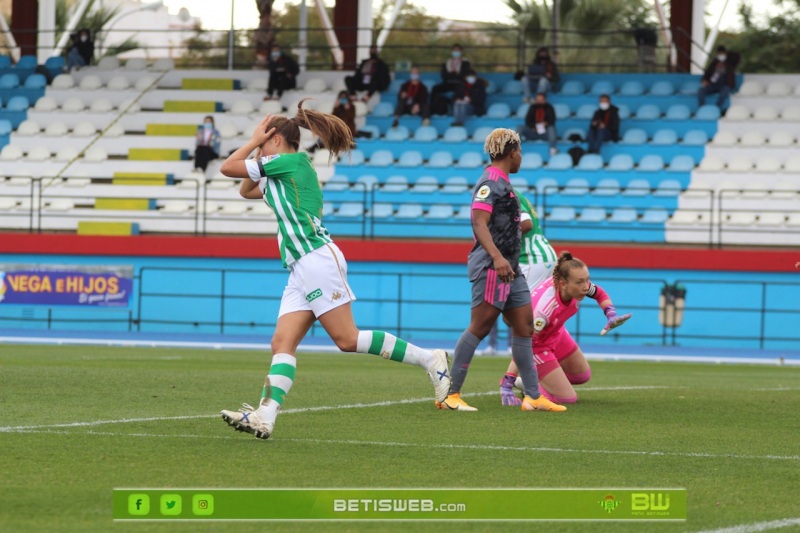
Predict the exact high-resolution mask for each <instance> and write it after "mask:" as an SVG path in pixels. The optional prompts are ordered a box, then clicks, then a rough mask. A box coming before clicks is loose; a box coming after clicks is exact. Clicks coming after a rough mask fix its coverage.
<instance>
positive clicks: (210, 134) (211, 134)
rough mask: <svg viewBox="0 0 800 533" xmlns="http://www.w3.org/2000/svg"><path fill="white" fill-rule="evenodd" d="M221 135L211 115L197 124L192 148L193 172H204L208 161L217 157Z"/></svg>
mask: <svg viewBox="0 0 800 533" xmlns="http://www.w3.org/2000/svg"><path fill="white" fill-rule="evenodd" d="M221 141H222V137H221V136H220V134H219V130H217V128H216V126H214V117H212V116H211V115H209V116H207V117H206V118H204V119H203V123H202V124H200V125H199V126H197V136H196V141H195V149H194V172H198V173H203V174H205V171H206V168H208V162H209V161H211V160H212V159H216V158H218V157H219V147H220V143H221Z"/></svg>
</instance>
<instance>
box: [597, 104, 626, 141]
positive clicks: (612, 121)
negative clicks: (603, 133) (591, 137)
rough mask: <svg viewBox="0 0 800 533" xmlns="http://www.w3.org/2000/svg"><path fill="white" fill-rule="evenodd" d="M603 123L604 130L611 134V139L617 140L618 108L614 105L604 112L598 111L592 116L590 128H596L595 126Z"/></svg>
mask: <svg viewBox="0 0 800 533" xmlns="http://www.w3.org/2000/svg"><path fill="white" fill-rule="evenodd" d="M601 122H602V123H604V124H605V125H606V129H607V130H608V131H609V132H610V133H611V138H612V139H613V140H615V141H618V140H619V108H618V107H617V106H615V105H612V106H611V107H609V108H608V109H607V110H606V111H603V110H602V109H598V110H597V111H595V112H594V115H593V116H592V124H591V127H593V128H596V127H597V126H596V124H599V123H601Z"/></svg>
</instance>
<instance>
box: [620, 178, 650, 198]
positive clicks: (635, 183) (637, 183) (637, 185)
mask: <svg viewBox="0 0 800 533" xmlns="http://www.w3.org/2000/svg"><path fill="white" fill-rule="evenodd" d="M650 189H651V187H650V182H649V181H647V180H645V179H641V178H636V179H633V180H631V181H629V182H628V185H626V186H625V190H624V191H622V196H647V195H648V194H650Z"/></svg>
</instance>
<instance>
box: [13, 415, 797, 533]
mask: <svg viewBox="0 0 800 533" xmlns="http://www.w3.org/2000/svg"><path fill="white" fill-rule="evenodd" d="M26 433H34V434H56V435H100V436H108V437H150V438H176V439H235V438H240V437H236V436H222V435H200V434H179V433H175V434H167V433H120V432H112V431H92V430H89V431H80V432H78V431H57V430H56V431H54V430H49V429H44V430H38V429H35V430H30V431H26ZM280 440H281V441H285V442H299V443H311V444H325V445H329V444H348V445H353V446H383V447H392V448H426V449H427V448H438V449H446V450H485V451H501V452H550V453H587V454H603V455H609V454H613V455H639V456H655V457H695V458H708V459H745V460H748V461H752V460H754V459H755V460H771V461H800V455H741V454H733V453H700V452H658V451H639V450H585V449H584V450H582V449H575V448H547V447H542V446H503V445H496V444H429V443H414V442H391V441H369V440H355V439H292V438H287V439H280ZM721 531H727V530H721ZM754 531H761V530H754Z"/></svg>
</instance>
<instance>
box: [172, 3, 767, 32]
mask: <svg viewBox="0 0 800 533" xmlns="http://www.w3.org/2000/svg"><path fill="white" fill-rule="evenodd" d="M163 1H164V5H166V6H167V7H168V8H169V10H170V12H171V13H176V14H177V12H178V10H179V9H180V8H181V7H184V6H185V7H187V8H188V9H189V11H190V12H191V14H192V15H194V16H196V17H200V18H201V19H202V20H203V27H204V28H206V29H227V28H229V27H230V22H231V17H230V13H231V2H233V7H234V26H235V27H236V28H252V27H253V26H254V21H257V19H258V10H257V9H256V3H255V1H254V0H215V1H213V2H197V1H191V0H163ZM741 1H742V0H706V12H707V13H708V15H707V17H706V24H709V25H712V24H716V22H717V19H718V18H719V14H720V12H721V11H722V8H723V5H724V4H725V3H726V2H727V3H728V7H727V9H726V10H725V15H724V16H723V19H722V24H721V29H723V30H725V29H736V28H737V27H738V26H739V16H738V7H739V3H740V2H741ZM296 2H297V0H276V2H275V9H282V8H283V6H284V5H285V4H287V3H296ZM379 3H380V2H379V0H376V1H375V3H374V5H376V6H377V5H378V4H379ZM408 3H410V4H414V5H420V6H423V7H424V8H425V10H426V11H427V12H428V14H430V15H435V16H440V17H443V18H458V19H460V20H477V21H484V22H509V21H510V20H511V14H512V11H511V10H510V9H509V8H508V7H507V6H506V5H505V2H504V1H503V0H461V1H460V2H459V3H458V9H457V17H454V10H453V8H452V6H453V2H452V0H408ZM664 3H666V2H664V1H663V0H662V4H664ZM749 3H750V5H753V6H754V9H753V12H754V13H755V14H756V15H757V16H758V15H764V16H765V15H766V13H767V12H770V13H773V14H776V13H778V12H779V11H780V10H779V8H777V7H776V6H775V5H774V4H773V2H772V1H771V0H767V1H764V0H750V1H749ZM308 5H309V6H311V5H312V3H311V1H309V2H308ZM487 15H488V16H487Z"/></svg>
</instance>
